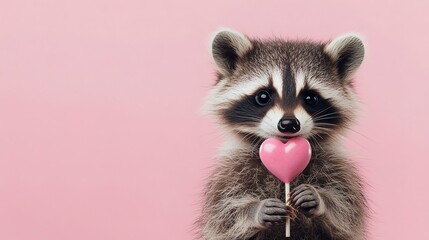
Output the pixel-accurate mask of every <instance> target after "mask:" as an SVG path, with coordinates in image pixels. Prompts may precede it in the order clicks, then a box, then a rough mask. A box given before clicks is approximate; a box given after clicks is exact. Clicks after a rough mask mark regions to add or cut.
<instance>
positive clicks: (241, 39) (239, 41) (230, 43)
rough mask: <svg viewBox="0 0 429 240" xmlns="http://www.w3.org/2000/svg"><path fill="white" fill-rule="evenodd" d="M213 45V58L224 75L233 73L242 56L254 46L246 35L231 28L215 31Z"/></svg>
mask: <svg viewBox="0 0 429 240" xmlns="http://www.w3.org/2000/svg"><path fill="white" fill-rule="evenodd" d="M211 45H212V56H213V59H214V61H215V63H216V65H217V68H218V70H219V72H220V73H221V74H222V75H224V76H228V75H231V74H232V72H233V71H234V70H235V69H236V66H237V62H238V61H239V60H240V58H242V57H243V56H244V54H245V53H247V52H248V51H249V50H250V49H252V47H253V46H252V43H251V42H250V40H249V39H248V38H247V37H246V36H244V35H243V34H241V33H239V32H236V31H233V30H230V29H221V30H219V31H218V32H217V33H215V35H214V38H213V40H212V44H211Z"/></svg>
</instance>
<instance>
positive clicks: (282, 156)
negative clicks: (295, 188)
mask: <svg viewBox="0 0 429 240" xmlns="http://www.w3.org/2000/svg"><path fill="white" fill-rule="evenodd" d="M259 156H260V157H261V160H262V163H263V164H264V165H265V167H266V168H267V169H268V170H269V171H270V172H271V173H272V174H273V175H274V176H276V177H277V178H278V179H280V180H281V181H282V182H284V183H290V182H291V181H292V180H293V179H295V177H296V176H298V175H299V174H300V173H301V172H302V171H304V169H305V167H306V166H307V164H308V163H309V162H310V158H311V147H310V143H309V142H308V141H307V140H306V139H305V138H302V137H295V138H292V139H290V140H289V141H287V142H286V143H283V142H281V141H280V140H278V139H275V138H269V139H267V140H265V141H264V142H263V143H262V145H261V147H260V149H259Z"/></svg>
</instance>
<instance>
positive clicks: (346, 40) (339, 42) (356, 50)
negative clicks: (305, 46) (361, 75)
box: [324, 34, 365, 81]
mask: <svg viewBox="0 0 429 240" xmlns="http://www.w3.org/2000/svg"><path fill="white" fill-rule="evenodd" d="M324 51H325V53H326V54H328V55H329V56H330V57H331V59H332V60H333V61H334V63H335V64H336V67H337V71H338V74H339V75H340V78H341V79H343V80H345V81H349V80H351V79H352V78H353V76H354V74H355V73H356V71H357V70H358V69H359V66H360V65H361V63H362V61H363V57H364V55H365V48H364V44H363V41H362V39H361V37H359V35H356V34H346V35H342V36H339V37H337V38H335V39H334V40H332V41H331V42H329V43H328V44H326V46H325V48H324Z"/></svg>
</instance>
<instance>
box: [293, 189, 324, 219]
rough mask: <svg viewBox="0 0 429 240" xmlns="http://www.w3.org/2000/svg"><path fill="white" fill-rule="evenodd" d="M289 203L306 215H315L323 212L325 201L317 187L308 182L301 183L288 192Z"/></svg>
mask: <svg viewBox="0 0 429 240" xmlns="http://www.w3.org/2000/svg"><path fill="white" fill-rule="evenodd" d="M289 203H290V204H291V205H292V206H293V207H295V208H296V209H298V210H299V211H300V212H302V213H303V214H304V215H305V216H307V217H317V216H320V215H323V214H324V213H325V203H324V202H323V199H322V198H321V196H320V194H319V192H318V191H317V189H316V188H315V187H313V186H311V185H309V184H301V185H299V186H298V187H296V188H295V189H293V190H292V192H291V193H290V198H289Z"/></svg>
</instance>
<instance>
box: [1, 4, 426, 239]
mask: <svg viewBox="0 0 429 240" xmlns="http://www.w3.org/2000/svg"><path fill="white" fill-rule="evenodd" d="M428 8H429V4H428V3H427V2H425V1H417V0H416V1H402V2H393V1H355V2H354V3H350V2H348V3H345V1H315V0H310V1H274V0H273V1H254V0H242V1H228V0H225V1H220V0H218V1H213V2H208V1H197V0H195V1H170V2H167V1H151V2H149V1H141V0H123V1H119V0H116V1H114V0H73V1H71V0H70V1H57V0H13V1H7V0H2V1H1V2H0V239H4V240H18V239H20V240H21V239H22V240H24V239H25V240H27V239H32V240H42V239H43V240H54V239H63V240H64V239H80V240H89V239H91V240H96V239H103V240H104V239H106V240H108V239H122V240H131V239H161V240H162V239H178V240H181V239H183V240H185V239H191V238H192V231H191V224H192V222H193V220H194V219H195V217H196V216H197V214H198V206H199V203H200V194H201V190H202V186H203V179H204V178H205V176H206V175H207V173H208V167H209V166H211V165H212V164H213V161H212V160H211V157H212V156H213V155H214V153H215V151H216V149H217V147H218V146H219V143H220V141H221V138H220V136H219V135H218V134H217V131H216V129H215V126H214V125H213V123H212V122H211V121H210V120H209V119H207V118H204V117H201V116H200V114H199V108H200V106H201V103H202V99H203V97H204V96H205V95H206V93H207V91H208V89H209V87H210V85H211V84H212V83H213V81H214V78H215V77H214V70H213V69H214V68H213V65H212V64H211V60H210V57H209V54H208V42H209V39H210V34H211V33H212V32H213V31H215V30H216V29H217V28H218V27H221V26H227V27H230V28H234V29H237V30H239V31H242V32H244V33H247V34H249V35H251V36H258V37H262V38H263V37H271V36H280V37H289V38H314V39H318V40H327V39H329V38H331V37H334V36H336V35H338V34H341V33H344V32H350V31H355V32H359V33H361V34H362V35H363V36H364V37H365V39H366V42H367V46H368V50H367V58H366V60H365V62H364V64H363V66H362V68H361V70H360V72H359V74H358V76H357V78H356V85H357V89H358V92H359V95H360V99H361V100H362V102H363V105H364V110H365V111H364V113H363V115H362V118H361V121H360V124H359V125H358V126H356V128H355V130H356V132H357V133H353V134H352V135H351V138H350V141H349V144H348V145H349V148H350V149H351V151H352V152H353V153H354V156H355V159H356V161H357V162H358V164H359V165H360V166H361V169H362V174H363V175H364V176H365V179H366V180H367V182H368V183H369V184H370V185H371V187H370V188H369V191H368V196H369V198H370V200H371V208H372V209H373V211H374V213H373V219H372V221H371V224H370V226H369V229H370V239H425V238H426V237H425V236H426V235H427V223H428V221H427V218H428V214H429V205H428V202H429V193H428V189H429V188H428V187H429V174H428V169H429V161H428V158H427V149H428V142H429V127H428V123H427V122H428V119H427V118H428V116H429V104H428V97H427V96H428V90H427V89H428V88H429V81H428V75H429V73H428V70H427V69H428V67H427V64H428V55H429V45H428V43H429V33H428V30H427V29H428V28H429V18H428V17H427V10H428ZM425 230H426V231H425Z"/></svg>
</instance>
